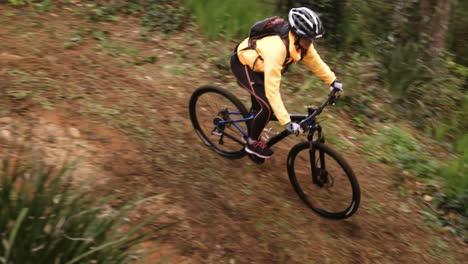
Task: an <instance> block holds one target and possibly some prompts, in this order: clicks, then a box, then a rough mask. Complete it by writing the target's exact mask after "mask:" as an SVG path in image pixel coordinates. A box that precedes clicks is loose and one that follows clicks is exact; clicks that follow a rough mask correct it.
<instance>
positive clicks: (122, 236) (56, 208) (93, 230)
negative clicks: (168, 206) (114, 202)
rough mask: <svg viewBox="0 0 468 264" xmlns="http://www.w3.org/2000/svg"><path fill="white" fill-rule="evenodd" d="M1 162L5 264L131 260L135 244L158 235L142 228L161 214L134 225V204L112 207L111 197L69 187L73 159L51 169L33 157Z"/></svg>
mask: <svg viewBox="0 0 468 264" xmlns="http://www.w3.org/2000/svg"><path fill="white" fill-rule="evenodd" d="M0 167H1V169H0V171H1V173H2V175H1V182H0V208H1V210H0V230H1V231H0V232H1V233H0V238H1V240H2V243H1V244H0V261H1V262H2V263H127V262H129V260H130V259H131V258H134V257H135V256H136V255H137V254H136V253H135V252H132V250H134V246H135V245H137V244H139V243H141V242H143V241H145V240H148V239H150V238H151V237H152V236H154V235H155V231H151V232H149V233H146V234H142V229H143V228H145V227H147V226H148V223H149V222H152V221H153V220H154V219H155V218H156V216H154V217H151V218H149V219H148V220H147V221H145V222H143V223H141V224H138V225H136V226H134V227H129V226H128V224H126V222H125V221H124V220H125V217H126V215H127V214H128V213H129V211H131V210H132V209H133V208H134V207H135V205H134V204H126V205H123V206H119V207H118V208H117V209H111V207H110V206H108V205H107V203H108V202H109V201H111V197H110V196H105V197H103V198H97V197H96V194H94V192H91V191H85V187H86V185H82V186H81V187H80V188H77V189H73V188H72V187H70V185H69V184H67V179H68V177H69V175H70V173H71V171H72V170H71V167H70V164H68V165H64V166H63V167H62V168H60V169H52V168H50V167H46V166H44V165H43V164H42V163H41V162H40V161H39V158H38V157H37V156H36V157H34V156H32V159H31V160H30V161H28V162H23V161H22V160H19V159H18V158H3V160H2V164H1V165H0ZM125 228H126V229H127V230H128V231H125Z"/></svg>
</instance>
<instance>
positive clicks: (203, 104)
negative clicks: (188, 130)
mask: <svg viewBox="0 0 468 264" xmlns="http://www.w3.org/2000/svg"><path fill="white" fill-rule="evenodd" d="M189 113H190V119H191V121H192V125H193V128H194V129H195V131H196V132H197V134H198V136H199V137H200V138H201V139H202V141H203V142H204V143H205V145H207V146H209V147H210V148H212V149H213V150H214V151H216V152H217V153H218V154H220V155H221V156H223V157H226V158H232V159H237V158H241V157H243V156H244V155H245V151H244V146H245V143H244V142H245V138H246V134H247V133H248V129H247V124H246V122H245V121H236V122H234V121H233V120H236V119H237V120H239V119H243V118H246V117H247V115H248V112H247V110H246V108H245V106H244V105H243V104H242V103H241V101H239V99H237V97H235V96H234V95H233V94H232V93H230V92H228V91H227V90H224V89H222V88H219V87H215V86H203V87H200V88H198V89H197V90H196V91H195V92H194V93H193V94H192V97H191V98H190V103H189ZM243 133H246V134H243Z"/></svg>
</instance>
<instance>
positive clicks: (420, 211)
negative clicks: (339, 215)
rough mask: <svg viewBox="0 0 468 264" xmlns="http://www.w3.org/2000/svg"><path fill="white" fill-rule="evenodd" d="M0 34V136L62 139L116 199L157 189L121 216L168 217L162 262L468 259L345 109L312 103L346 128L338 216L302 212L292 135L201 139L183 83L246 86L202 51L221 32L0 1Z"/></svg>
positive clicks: (46, 147)
mask: <svg viewBox="0 0 468 264" xmlns="http://www.w3.org/2000/svg"><path fill="white" fill-rule="evenodd" d="M0 36H1V42H0V93H1V94H2V96H1V97H0V106H1V107H0V137H1V138H2V139H3V140H7V141H8V140H13V138H17V137H20V138H21V136H22V135H24V134H29V135H31V137H30V139H31V140H33V141H34V142H35V144H36V145H37V146H38V147H39V149H40V150H41V151H42V152H43V153H44V160H45V162H46V163H48V164H57V163H58V161H60V160H62V159H63V158H64V157H65V156H66V155H67V153H70V152H71V153H72V154H73V155H75V156H76V157H80V160H81V163H80V166H79V167H78V169H77V171H76V172H75V174H74V175H75V177H76V178H78V179H83V178H87V177H90V176H94V177H95V178H96V182H95V184H94V186H95V187H96V188H97V189H98V190H103V191H112V192H113V193H114V194H116V195H117V196H118V197H119V199H122V200H126V199H131V198H135V197H137V196H138V195H143V196H150V195H154V194H162V195H161V196H160V197H159V198H158V199H157V200H156V201H152V202H151V203H146V204H145V205H144V206H143V207H142V208H140V209H139V211H138V212H137V213H135V215H134V216H133V220H134V221H138V220H141V219H144V218H145V216H148V215H150V214H152V213H154V212H157V211H158V210H164V213H163V217H162V218H161V219H159V221H162V222H174V221H177V222H178V224H177V225H175V226H174V227H172V228H171V229H170V231H169V235H168V236H166V237H164V239H163V240H161V241H159V242H158V244H156V243H155V244H152V243H148V244H146V246H147V247H148V248H153V247H159V248H160V251H158V253H157V254H154V255H153V256H152V257H153V259H150V260H148V262H149V263H152V262H156V259H158V258H160V257H162V256H169V262H170V263H466V262H465V261H466V260H467V259H468V248H467V245H466V244H464V243H463V242H462V241H461V240H460V239H459V238H457V237H456V236H454V235H453V234H452V233H450V232H448V231H447V230H444V229H441V228H437V227H434V226H432V225H430V223H429V222H427V219H426V214H424V212H425V210H426V208H427V207H426V206H425V205H424V203H425V202H424V200H423V199H422V195H421V193H420V186H419V184H418V181H417V179H415V178H414V177H411V176H409V175H399V176H398V177H397V178H398V179H399V180H395V177H396V176H395V173H396V172H395V170H394V168H392V167H390V166H389V165H387V164H383V163H379V162H376V161H372V159H369V158H368V157H367V156H366V155H367V154H366V153H364V152H363V151H361V150H360V149H361V148H360V147H361V145H360V144H362V143H361V142H360V141H359V140H358V139H359V138H358V139H356V138H355V132H353V131H350V127H352V125H351V124H350V122H351V121H350V118H349V117H348V115H347V114H346V113H344V111H330V112H328V113H325V115H328V116H329V118H330V119H331V120H336V121H338V122H337V123H339V124H340V127H342V128H338V127H336V130H335V131H329V133H330V134H335V133H336V134H337V135H341V139H342V140H346V141H349V147H348V148H344V149H341V153H342V154H343V156H344V157H345V158H346V160H347V161H348V163H349V164H351V165H352V168H353V170H354V172H355V174H356V175H357V177H358V180H359V183H360V187H361V190H362V201H361V206H360V209H359V210H358V212H357V213H356V215H354V216H353V217H351V218H349V219H347V220H344V221H330V220H327V219H324V218H321V217H320V216H318V215H316V214H314V213H313V212H311V211H310V210H309V209H308V208H307V207H306V206H305V205H304V204H303V203H302V202H301V200H300V199H299V198H298V196H297V195H296V193H295V192H294V190H293V188H292V187H291V185H290V183H289V180H288V177H287V171H286V157H287V154H288V151H289V149H290V148H291V147H292V145H293V144H295V143H296V142H299V141H300V140H304V139H305V138H304V137H303V136H302V137H298V138H295V137H291V138H288V139H287V140H285V141H283V142H281V143H280V144H278V145H277V146H275V147H274V151H275V155H274V157H273V158H272V159H270V160H268V161H266V162H265V163H264V164H262V165H257V164H255V163H253V162H251V161H250V160H249V159H248V158H243V159H239V160H229V159H224V158H222V157H220V156H218V155H217V154H216V153H215V152H213V151H211V150H209V149H208V148H206V147H205V146H204V145H203V144H202V142H201V140H200V139H199V138H198V137H197V135H196V134H195V133H194V130H193V128H192V126H191V122H190V119H189V115H188V101H189V98H190V96H191V94H192V92H193V91H194V90H195V89H196V88H197V87H199V86H201V85H204V84H217V85H220V86H223V87H229V88H228V89H229V90H230V91H231V92H233V93H235V94H236V95H238V96H239V97H240V98H242V100H244V102H245V101H246V100H247V99H248V96H247V94H246V93H245V92H244V91H243V90H242V89H241V88H236V86H235V82H234V80H233V79H232V77H228V76H226V75H228V73H229V72H228V70H226V69H223V65H222V64H221V65H219V67H220V68H221V71H223V70H224V71H225V72H226V74H225V75H224V76H217V75H216V73H213V68H215V67H216V66H215V65H214V64H213V63H208V62H207V60H206V58H205V57H204V54H207V52H209V49H211V48H213V47H218V48H219V49H226V51H225V52H224V51H221V52H220V53H223V54H229V49H230V48H231V47H226V45H225V44H219V45H208V44H207V45H204V44H205V43H207V41H206V40H204V39H203V38H202V36H201V35H199V34H198V33H197V32H195V31H187V32H183V33H181V34H180V35H176V36H165V37H164V38H163V37H162V36H158V35H157V34H154V33H153V35H152V36H151V37H148V38H146V39H143V40H142V38H141V31H140V27H139V24H138V21H137V20H133V19H131V18H128V19H121V20H119V21H116V22H109V23H104V22H101V23H94V22H88V21H86V20H84V19H83V18H81V17H79V16H76V15H75V14H74V13H73V11H71V10H66V9H58V10H55V11H54V12H52V13H41V14H38V13H36V12H32V11H31V10H29V9H23V10H19V9H13V8H10V7H7V6H3V5H0ZM223 45H224V46H223ZM215 59H216V58H215ZM226 60H227V58H226ZM150 61H151V62H154V63H149V62H150ZM216 70H217V71H218V69H216ZM324 89H325V91H326V87H325V88H324ZM317 94H320V93H319V92H318V91H317ZM283 97H284V101H285V104H286V106H287V107H288V105H292V104H294V103H295V102H301V99H302V102H301V104H307V103H306V102H303V101H304V99H303V98H301V96H300V95H297V94H294V93H292V92H287V91H286V92H284V93H283ZM298 109H299V108H298ZM358 134H359V133H358ZM399 186H403V187H404V188H405V190H409V191H408V192H407V193H409V194H407V195H402V193H401V188H399ZM463 259H464V260H463Z"/></svg>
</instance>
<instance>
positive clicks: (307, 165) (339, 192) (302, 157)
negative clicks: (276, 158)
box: [288, 142, 361, 220]
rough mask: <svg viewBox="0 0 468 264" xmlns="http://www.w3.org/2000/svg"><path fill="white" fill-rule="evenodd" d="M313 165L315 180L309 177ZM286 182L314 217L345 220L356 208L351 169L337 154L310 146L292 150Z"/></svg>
mask: <svg viewBox="0 0 468 264" xmlns="http://www.w3.org/2000/svg"><path fill="white" fill-rule="evenodd" d="M312 164H315V167H316V168H317V174H316V175H317V176H316V177H313V176H312V167H313V166H312ZM288 174H289V180H290V181H291V184H292V185H293V187H294V190H295V191H296V193H297V194H298V195H299V197H300V198H301V199H302V201H304V203H305V204H306V205H307V206H308V207H309V208H310V209H312V211H314V212H315V213H317V214H319V215H321V216H323V217H326V218H329V219H336V220H339V219H345V218H348V217H350V216H351V215H353V214H354V213H355V212H356V210H357V209H358V207H359V203H360V196H361V194H360V189H359V184H358V181H357V179H356V176H355V175H354V173H353V171H352V169H351V167H350V166H349V165H348V163H347V162H346V161H345V160H344V159H343V157H341V156H340V155H339V154H338V153H337V152H335V151H334V150H332V149H331V148H329V147H328V146H326V145H325V144H323V143H316V145H315V150H314V151H313V152H312V151H311V148H310V143H309V142H303V143H299V144H297V145H296V146H294V147H293V148H292V149H291V151H290V152H289V155H288Z"/></svg>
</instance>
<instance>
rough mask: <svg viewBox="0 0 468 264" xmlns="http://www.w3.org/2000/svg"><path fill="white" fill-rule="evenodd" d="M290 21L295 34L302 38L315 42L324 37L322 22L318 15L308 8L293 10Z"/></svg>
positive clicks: (289, 17)
mask: <svg viewBox="0 0 468 264" xmlns="http://www.w3.org/2000/svg"><path fill="white" fill-rule="evenodd" d="M288 20H289V25H290V26H291V29H292V30H293V32H295V33H296V34H297V35H299V36H301V37H306V38H308V39H311V40H313V39H317V38H321V37H322V36H323V28H322V22H320V19H319V17H318V15H317V14H315V12H314V11H312V10H310V9H309V8H307V7H298V8H292V9H291V10H290V11H289V15H288Z"/></svg>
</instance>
